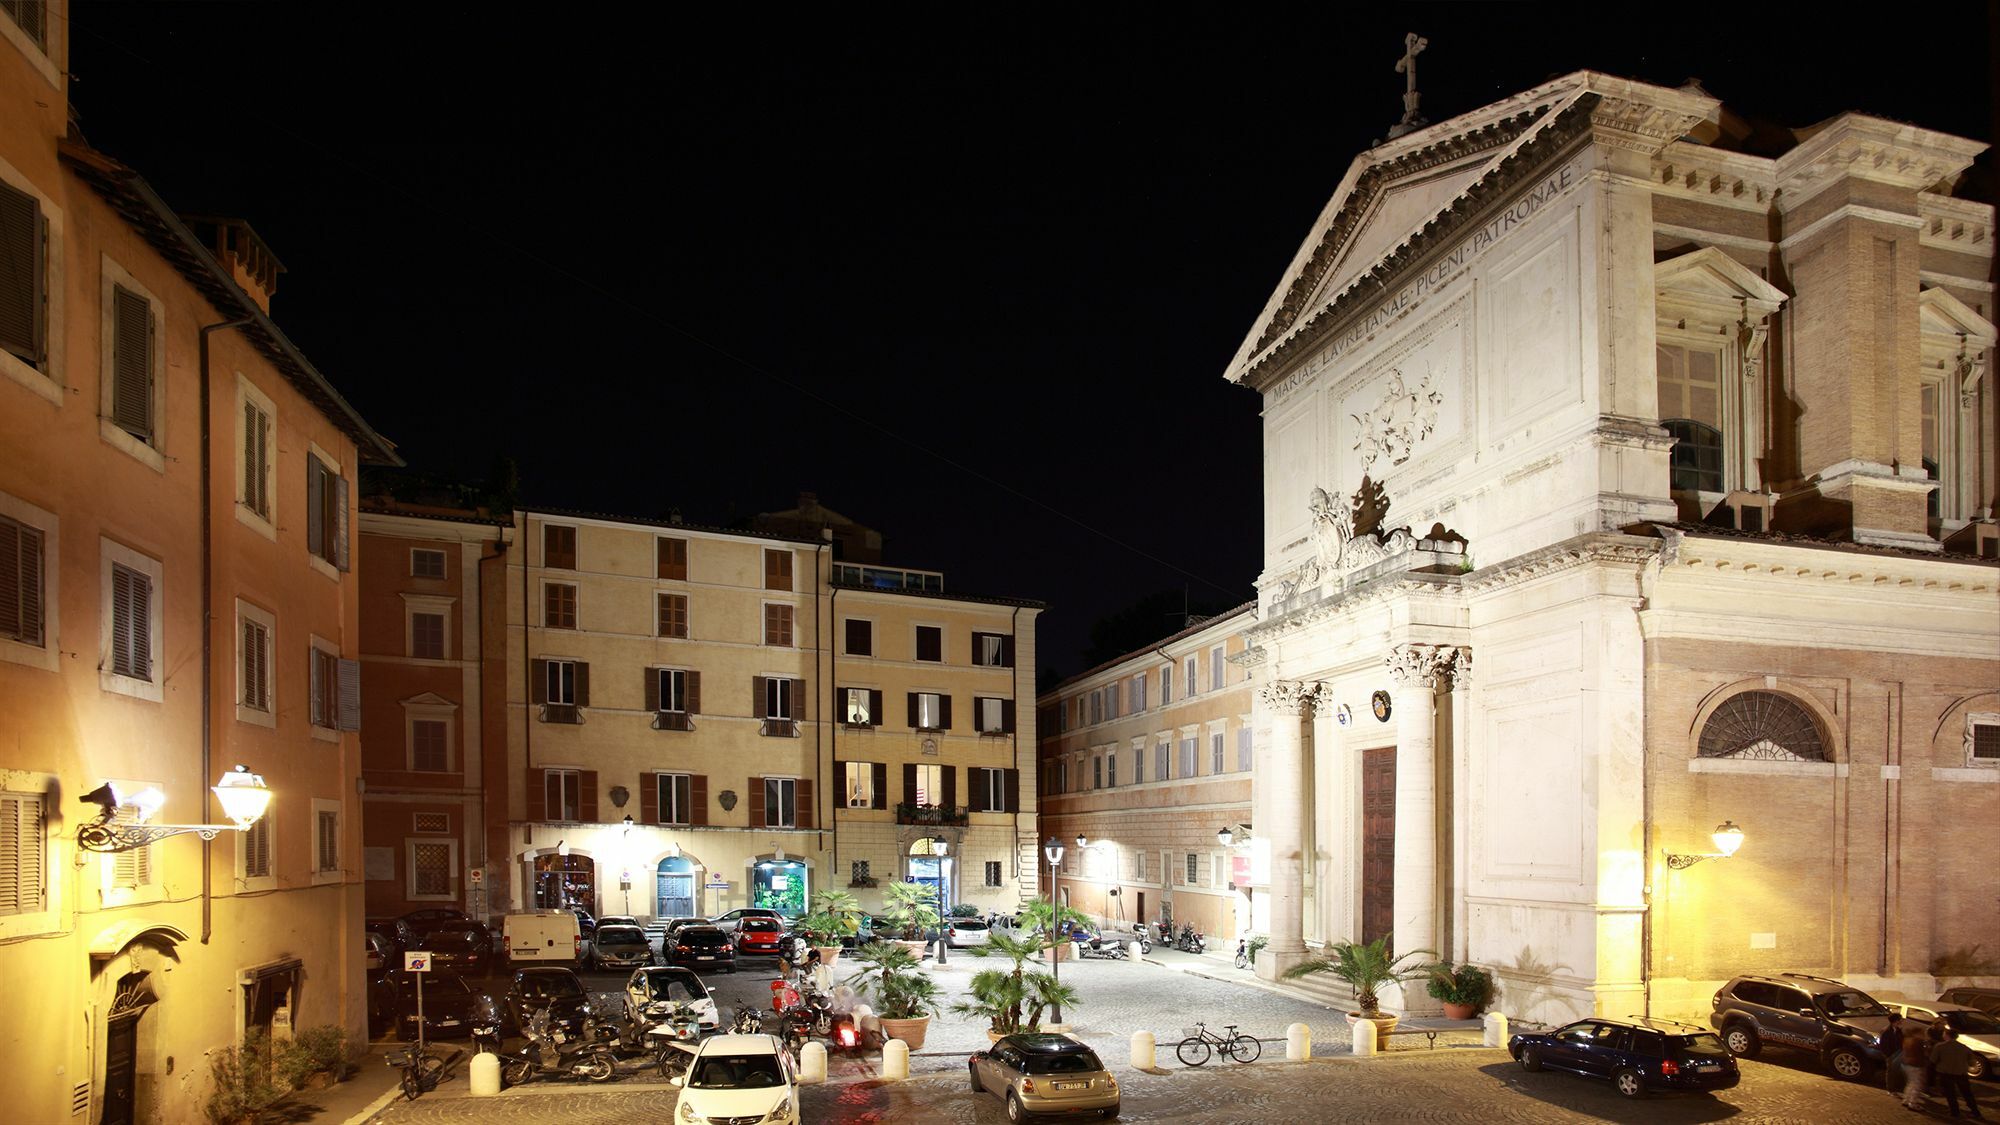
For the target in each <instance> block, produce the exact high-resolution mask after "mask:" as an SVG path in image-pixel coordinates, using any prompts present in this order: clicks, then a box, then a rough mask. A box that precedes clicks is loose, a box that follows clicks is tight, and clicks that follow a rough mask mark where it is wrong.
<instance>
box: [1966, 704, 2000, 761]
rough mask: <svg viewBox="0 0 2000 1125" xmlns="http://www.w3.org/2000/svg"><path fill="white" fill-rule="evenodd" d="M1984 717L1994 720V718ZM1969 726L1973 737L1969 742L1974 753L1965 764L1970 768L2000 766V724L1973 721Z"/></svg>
mask: <svg viewBox="0 0 2000 1125" xmlns="http://www.w3.org/2000/svg"><path fill="white" fill-rule="evenodd" d="M1984 717H1987V718H1993V717H1994V716H1984ZM1968 725H1969V726H1970V728H1971V729H1970V730H1969V731H1968V733H1969V734H1970V735H1971V736H1972V737H1971V739H1970V740H1969V741H1970V742H1971V751H1972V752H1971V753H1970V754H1969V755H1968V756H1967V761H1966V763H1965V764H1966V765H1968V766H1996V765H2000V722H1991V723H1984V722H1977V721H1971V722H1969V723H1968Z"/></svg>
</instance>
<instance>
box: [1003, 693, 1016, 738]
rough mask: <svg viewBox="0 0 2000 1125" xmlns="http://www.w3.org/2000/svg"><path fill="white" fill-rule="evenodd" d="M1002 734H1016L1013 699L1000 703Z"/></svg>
mask: <svg viewBox="0 0 2000 1125" xmlns="http://www.w3.org/2000/svg"><path fill="white" fill-rule="evenodd" d="M1000 733H1001V734H1013V733H1014V701H1013V700H1011V699H1003V700H1001V701H1000Z"/></svg>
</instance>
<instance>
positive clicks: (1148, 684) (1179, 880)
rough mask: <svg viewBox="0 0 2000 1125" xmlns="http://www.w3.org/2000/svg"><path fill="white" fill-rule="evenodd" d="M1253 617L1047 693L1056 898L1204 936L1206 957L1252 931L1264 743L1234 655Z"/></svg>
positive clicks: (1165, 644)
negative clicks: (1258, 750)
mask: <svg viewBox="0 0 2000 1125" xmlns="http://www.w3.org/2000/svg"><path fill="white" fill-rule="evenodd" d="M1256 608H1257V607H1256V605H1255V604H1254V603H1252V604H1245V605H1241V606H1238V607H1237V608H1235V609H1233V610H1230V611H1229V612H1227V613H1224V614H1220V615H1218V616H1216V617H1211V618H1208V619H1207V620H1204V621H1201V622H1199V623H1197V624H1195V625H1193V626H1191V627H1189V628H1187V629H1184V630H1182V631H1181V632H1179V633H1176V634H1174V635H1172V636H1170V637H1166V638H1164V639H1163V640H1161V641H1159V642H1158V643H1156V644H1153V645H1149V646H1147V647H1146V648H1143V649H1139V650H1137V651H1134V652H1132V653H1129V654H1127V655H1125V656H1122V657H1120V658H1118V659H1117V660H1114V661H1112V662H1111V663H1109V664H1105V665H1101V666H1099V667H1097V668H1093V669H1091V670H1090V671H1088V672H1085V673H1083V674H1082V675H1079V676H1072V677H1071V678H1070V679H1068V680H1065V681H1063V682H1062V683H1061V684H1059V685H1057V686H1056V688H1055V689H1054V690H1052V691H1050V692H1048V693H1045V694H1044V695H1043V696H1042V697H1041V699H1040V701H1039V706H1038V708H1037V709H1038V711H1039V712H1040V715H1041V719H1040V722H1041V728H1042V732H1043V733H1042V743H1041V749H1040V755H1039V758H1040V762H1041V777H1042V818H1041V823H1042V836H1043V838H1045V839H1047V838H1054V839H1055V840H1057V841H1059V842H1061V843H1062V845H1063V858H1062V864H1061V866H1060V867H1059V868H1057V870H1056V871H1055V873H1054V894H1055V895H1056V898H1057V901H1059V902H1063V903H1066V904H1068V905H1069V906H1072V907H1075V908H1076V909H1078V910H1081V911H1083V912H1084V913H1086V914H1089V915H1091V916H1093V917H1095V918H1098V919H1100V920H1102V921H1105V922H1107V923H1111V924H1113V925H1130V924H1132V923H1134V922H1141V921H1143V922H1149V923H1153V922H1159V921H1161V920H1162V919H1163V918H1165V917H1170V918H1171V920H1172V922H1173V924H1174V925H1175V926H1176V927H1179V926H1181V925H1183V924H1185V925H1190V926H1193V927H1194V928H1195V929H1196V930H1197V931H1200V932H1201V933H1203V934H1206V935H1207V936H1208V941H1209V948H1210V949H1211V950H1215V949H1217V948H1218V947H1225V946H1227V945H1228V944H1230V943H1233V942H1234V941H1235V940H1236V938H1237V937H1238V936H1240V935H1244V934H1247V933H1248V932H1249V931H1250V930H1251V928H1252V918H1253V917H1254V911H1255V903H1254V902H1253V900H1252V897H1251V865H1250V857H1251V851H1250V841H1251V839H1252V837H1253V835H1254V832H1255V830H1256V826H1255V825H1253V824H1252V823H1251V820H1250V795H1251V781H1252V778H1251V768H1250V767H1251V762H1252V758H1253V754H1254V751H1255V746H1254V740H1253V735H1252V732H1251V719H1250V716H1251V697H1250V680H1249V677H1248V676H1247V675H1246V674H1245V673H1244V671H1243V670H1242V669H1241V668H1240V667H1238V666H1237V664H1236V663H1233V662H1232V658H1234V657H1237V656H1240V655H1241V654H1242V652H1243V650H1244V634H1245V631H1246V630H1247V629H1248V628H1249V627H1250V626H1251V625H1253V624H1255V623H1256V616H1257V615H1256ZM1224 832H1226V833H1227V834H1228V842H1227V843H1224V842H1223V837H1222V835H1221V834H1222V833H1224ZM1078 837H1082V838H1083V841H1084V842H1083V845H1082V846H1081V847H1079V846H1078V844H1077V838H1078ZM1042 862H1043V863H1044V864H1046V862H1047V861H1046V860H1045V859H1044V860H1043V861H1042ZM1044 885H1046V884H1044Z"/></svg>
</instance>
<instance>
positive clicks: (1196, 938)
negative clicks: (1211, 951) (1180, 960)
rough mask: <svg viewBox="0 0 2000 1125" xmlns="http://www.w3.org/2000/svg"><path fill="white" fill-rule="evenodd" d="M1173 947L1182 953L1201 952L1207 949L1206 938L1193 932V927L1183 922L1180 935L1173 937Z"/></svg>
mask: <svg viewBox="0 0 2000 1125" xmlns="http://www.w3.org/2000/svg"><path fill="white" fill-rule="evenodd" d="M1174 948H1175V949H1178V950H1180V951H1181V952H1183V953H1202V952H1205V951H1206V950H1207V949H1208V939H1207V938H1205V937H1203V936H1202V935H1201V934H1199V933H1196V932H1195V928H1194V927H1193V926H1190V925H1186V924H1183V925H1182V926H1181V935H1180V936H1179V937H1177V938H1175V939H1174Z"/></svg>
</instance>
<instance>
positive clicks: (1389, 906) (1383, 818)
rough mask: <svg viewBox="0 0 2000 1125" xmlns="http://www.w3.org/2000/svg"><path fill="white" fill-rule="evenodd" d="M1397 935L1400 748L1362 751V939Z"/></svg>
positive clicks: (1391, 938) (1393, 937)
mask: <svg viewBox="0 0 2000 1125" xmlns="http://www.w3.org/2000/svg"><path fill="white" fill-rule="evenodd" d="M1395 933H1396V748H1395V747H1393V746H1383V747H1379V748H1377V749H1374V750H1364V751H1362V752H1361V940H1362V941H1363V942H1371V941H1374V940H1375V939H1376V938H1386V939H1388V940H1389V941H1390V943H1391V944H1392V945H1393V943H1394V941H1395Z"/></svg>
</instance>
